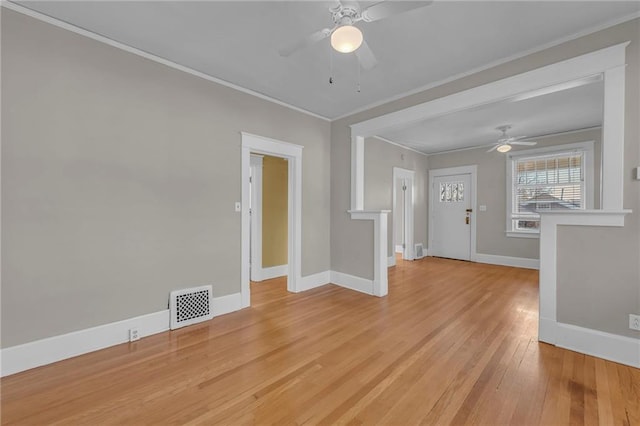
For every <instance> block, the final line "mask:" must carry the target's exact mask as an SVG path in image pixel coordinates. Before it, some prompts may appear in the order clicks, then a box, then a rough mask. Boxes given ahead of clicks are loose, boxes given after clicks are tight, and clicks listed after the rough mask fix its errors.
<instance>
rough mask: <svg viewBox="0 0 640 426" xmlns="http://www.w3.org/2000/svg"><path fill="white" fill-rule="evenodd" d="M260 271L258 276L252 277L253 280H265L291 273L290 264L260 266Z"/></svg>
mask: <svg viewBox="0 0 640 426" xmlns="http://www.w3.org/2000/svg"><path fill="white" fill-rule="evenodd" d="M257 272H258V274H257V275H258V276H257V277H251V278H252V280H253V281H257V282H260V281H264V280H270V279H272V278H278V277H284V276H285V275H288V274H289V266H288V265H278V266H271V267H269V268H259V270H258V271H257Z"/></svg>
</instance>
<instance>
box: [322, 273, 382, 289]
mask: <svg viewBox="0 0 640 426" xmlns="http://www.w3.org/2000/svg"><path fill="white" fill-rule="evenodd" d="M331 282H332V283H333V284H335V285H338V286H340V287H344V288H348V289H350V290H355V291H359V292H361V293H365V294H370V295H373V280H368V279H366V278H360V277H356V276H354V275H349V274H343V273H342V272H336V271H331Z"/></svg>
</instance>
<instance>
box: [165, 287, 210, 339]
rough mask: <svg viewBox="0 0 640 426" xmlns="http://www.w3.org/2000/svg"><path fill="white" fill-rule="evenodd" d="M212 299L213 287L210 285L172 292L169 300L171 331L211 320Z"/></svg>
mask: <svg viewBox="0 0 640 426" xmlns="http://www.w3.org/2000/svg"><path fill="white" fill-rule="evenodd" d="M212 299H213V287H212V286H210V285H205V286H202V287H193V288H185V289H182V290H175V291H172V292H171V296H170V298H169V310H170V312H171V325H170V327H171V329H172V330H175V329H176V328H180V327H184V326H186V325H191V324H195V323H198V322H202V321H207V320H210V319H211V318H213V311H212V309H211V300H212Z"/></svg>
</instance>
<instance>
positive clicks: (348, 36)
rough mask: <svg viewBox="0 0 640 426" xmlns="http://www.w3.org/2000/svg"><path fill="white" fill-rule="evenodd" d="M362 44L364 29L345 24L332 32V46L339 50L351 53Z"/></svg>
mask: <svg viewBox="0 0 640 426" xmlns="http://www.w3.org/2000/svg"><path fill="white" fill-rule="evenodd" d="M361 44H362V31H360V30H359V29H358V28H356V27H354V26H353V25H343V26H341V27H339V28H338V29H336V30H335V31H334V32H333V34H331V46H332V47H333V48H334V49H336V50H337V51H338V52H342V53H351V52H353V51H355V50H356V49H357V48H358V47H360V45H361Z"/></svg>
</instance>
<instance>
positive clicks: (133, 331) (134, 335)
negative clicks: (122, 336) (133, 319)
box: [129, 328, 140, 342]
mask: <svg viewBox="0 0 640 426" xmlns="http://www.w3.org/2000/svg"><path fill="white" fill-rule="evenodd" d="M136 340H140V335H139V334H138V329H137V328H130V329H129V341H130V342H135V341H136Z"/></svg>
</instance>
